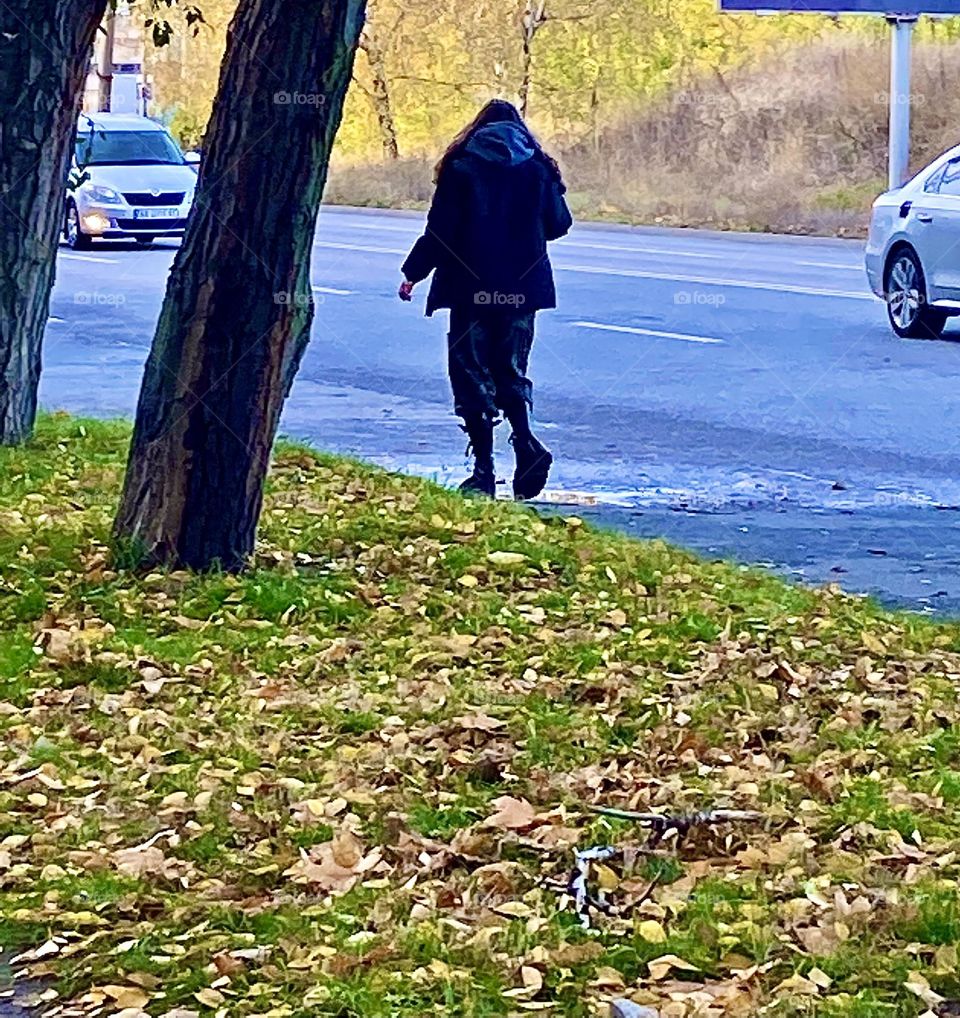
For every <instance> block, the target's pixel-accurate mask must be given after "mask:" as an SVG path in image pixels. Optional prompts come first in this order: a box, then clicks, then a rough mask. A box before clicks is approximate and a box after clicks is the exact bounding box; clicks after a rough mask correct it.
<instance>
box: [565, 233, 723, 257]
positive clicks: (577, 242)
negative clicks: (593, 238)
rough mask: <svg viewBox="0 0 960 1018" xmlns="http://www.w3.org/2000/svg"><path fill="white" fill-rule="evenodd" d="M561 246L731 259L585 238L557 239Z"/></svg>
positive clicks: (716, 255)
mask: <svg viewBox="0 0 960 1018" xmlns="http://www.w3.org/2000/svg"><path fill="white" fill-rule="evenodd" d="M557 243H558V244H559V246H560V247H584V248H589V249H590V250H591V251H626V252H628V253H629V254H648V255H659V256H661V257H666V258H719V259H722V260H724V261H729V260H730V255H729V254H707V253H706V252H705V251H675V250H674V249H673V248H662V247H632V246H628V245H626V244H594V243H592V242H589V241H585V240H567V239H566V238H564V239H563V240H560V241H557Z"/></svg>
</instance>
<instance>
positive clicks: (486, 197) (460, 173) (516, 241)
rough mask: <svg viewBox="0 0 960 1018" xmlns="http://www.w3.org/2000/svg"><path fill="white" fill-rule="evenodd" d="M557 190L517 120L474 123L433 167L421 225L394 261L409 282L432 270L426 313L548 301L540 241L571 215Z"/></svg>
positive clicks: (552, 296)
mask: <svg viewBox="0 0 960 1018" xmlns="http://www.w3.org/2000/svg"><path fill="white" fill-rule="evenodd" d="M565 190H566V188H565V187H564V186H563V183H562V182H561V181H560V180H559V179H558V178H557V175H556V173H555V172H554V170H553V169H552V168H551V167H550V166H549V165H548V164H547V162H546V161H545V160H544V159H543V157H542V156H541V155H540V154H539V153H538V152H537V150H536V149H535V148H534V146H533V144H532V143H531V140H530V137H529V135H528V134H527V132H526V131H525V130H524V129H523V127H522V126H521V125H519V124H515V123H510V122H502V123H495V124H489V125H488V126H486V127H482V128H480V129H479V130H478V131H475V132H474V134H473V135H472V137H471V138H470V140H469V141H468V142H467V144H466V145H465V146H464V148H463V150H462V151H461V152H460V153H459V154H458V155H457V156H455V157H454V158H453V159H452V160H450V162H449V163H448V164H447V165H446V166H445V167H444V169H443V171H442V172H441V174H440V179H439V180H438V181H437V189H436V193H435V194H434V197H433V204H432V205H431V207H430V213H429V215H428V216H427V226H426V229H425V231H424V233H423V236H422V237H420V238H419V240H417V242H416V244H414V246H413V250H412V251H411V252H410V254H409V255H408V256H407V260H406V261H405V262H404V263H403V266H402V270H401V271H402V272H403V274H404V276H405V277H406V278H407V279H408V280H410V282H411V283H419V282H420V281H421V280H422V279H426V277H427V276H428V275H430V273H431V272H434V270H435V274H434V277H433V282H432V284H431V286H430V293H429V295H428V297H427V314H428V315H432V314H433V312H434V311H436V310H437V308H450V307H465V306H476V307H483V306H488V307H499V308H501V309H503V310H509V311H514V310H515V311H516V312H517V313H518V314H525V313H527V312H530V311H537V310H539V309H541V308H552V307H556V304H557V296H556V290H555V289H554V285H553V270H552V269H551V267H550V259H549V258H548V256H547V241H548V240H556V239H557V238H558V237H562V236H563V235H564V234H565V233H566V232H567V230H569V229H570V226H571V224H572V222H573V220H572V218H571V216H570V210H569V209H568V208H567V203H566V201H565V200H564V198H563V194H564V191H565Z"/></svg>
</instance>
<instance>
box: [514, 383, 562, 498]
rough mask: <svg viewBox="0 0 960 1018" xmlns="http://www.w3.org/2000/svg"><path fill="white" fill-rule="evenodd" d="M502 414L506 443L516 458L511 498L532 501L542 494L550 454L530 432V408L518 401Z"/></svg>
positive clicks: (550, 458) (520, 400)
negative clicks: (506, 424) (508, 430)
mask: <svg viewBox="0 0 960 1018" xmlns="http://www.w3.org/2000/svg"><path fill="white" fill-rule="evenodd" d="M504 413H505V414H506V416H507V420H509V421H510V426H511V427H512V428H513V434H512V435H511V436H510V443H511V445H513V451H514V454H515V455H516V458H517V469H516V472H515V473H514V475H513V497H514V498H517V499H526V498H536V497H537V495H539V494H540V492H541V491H543V488H544V485H546V483H547V476H548V475H549V473H550V466H551V464H552V463H553V456H552V455H551V454H550V450H549V449H548V448H547V447H546V446H545V445H544V444H543V443H542V442H541V441H540V440H539V439H538V438H537V436H536V435H534V433H533V432H532V431H531V430H530V408H529V406H528V405H527V401H526V400H525V399H523V398H522V397H517V398H516V399H511V400H510V402H509V406H506V407H504Z"/></svg>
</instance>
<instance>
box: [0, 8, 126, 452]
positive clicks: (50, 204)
mask: <svg viewBox="0 0 960 1018" xmlns="http://www.w3.org/2000/svg"><path fill="white" fill-rule="evenodd" d="M106 6H107V0H13V2H12V3H9V4H4V3H0V445H15V444H17V443H19V442H22V441H24V440H25V439H27V438H29V436H30V434H31V432H32V431H33V424H34V420H35V418H36V413H37V387H38V385H39V383H40V361H41V345H42V343H43V331H44V329H45V328H46V324H47V315H48V312H49V309H50V292H51V290H52V289H53V279H54V272H55V269H56V257H57V242H58V234H59V232H60V230H61V228H62V226H63V195H64V188H65V183H66V179H67V172H68V170H69V166H70V154H71V149H72V147H73V139H74V134H75V131H76V123H77V115H78V113H79V106H80V99H81V96H82V89H83V82H84V77H85V75H86V71H87V67H88V65H89V61H90V54H91V50H92V47H93V40H94V37H95V34H96V31H97V26H98V25H99V24H100V21H101V20H102V18H103V14H104V10H105V9H106Z"/></svg>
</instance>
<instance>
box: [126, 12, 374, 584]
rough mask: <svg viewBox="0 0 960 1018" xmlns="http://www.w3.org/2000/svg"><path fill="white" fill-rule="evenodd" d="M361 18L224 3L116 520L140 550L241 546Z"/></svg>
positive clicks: (158, 552)
mask: <svg viewBox="0 0 960 1018" xmlns="http://www.w3.org/2000/svg"><path fill="white" fill-rule="evenodd" d="M363 16H364V3H363V0H240V3H239V5H238V8H237V12H236V15H235V16H234V19H233V22H232V23H231V26H230V31H229V35H228V42H227V50H226V54H225V56H224V61H223V68H222V71H221V76H220V85H219V89H218V93H217V98H216V101H215V102H214V107H213V113H212V115H211V119H210V124H209V126H208V129H207V133H206V137H205V143H204V166H203V170H202V172H201V176H200V181H199V183H198V187H197V195H196V203H195V207H194V210H193V214H192V217H191V220H190V222H189V224H188V226H187V231H186V235H185V237H184V240H183V244H182V246H181V248H180V250H179V251H178V253H177V256H176V259H175V261H174V264H173V269H172V271H171V274H170V279H169V283H168V286H167V292H166V296H165V298H164V303H163V308H162V310H161V313H160V320H159V323H158V325H157V330H156V334H155V336H154V340H153V346H152V348H151V351H150V356H149V358H148V360H147V365H146V371H145V375H144V379H143V385H142V388H141V391H140V399H139V403H138V406H137V417H136V423H135V427H134V434H133V440H132V444H131V448H130V457H129V463H128V469H127V475H126V481H125V484H124V490H123V495H122V498H121V503H120V509H119V512H118V515H117V520H116V533H117V535H118V537H119V538H120V540H121V541H122V542H123V543H125V544H126V545H127V546H128V547H130V548H131V549H133V550H134V551H135V552H136V553H137V554H138V555H139V556H140V558H141V560H142V561H144V562H146V563H166V564H176V565H182V566H188V567H192V568H196V569H206V568H208V567H210V566H213V565H215V564H219V565H220V566H222V567H223V568H225V569H231V570H235V569H239V568H242V567H243V566H244V565H245V564H246V563H247V561H248V559H249V556H250V555H251V553H252V551H253V548H254V541H255V536H256V527H257V522H258V519H259V515H260V509H261V503H262V496H263V485H264V480H265V477H266V472H267V465H268V461H269V457H270V453H271V448H272V445H273V441H274V438H275V435H276V430H277V425H278V422H279V420H280V411H281V409H282V407H283V403H284V400H285V398H286V395H287V392H288V390H289V386H290V384H291V382H292V380H293V376H294V374H295V372H296V369H297V366H298V365H299V362H300V358H301V356H302V354H303V351H304V349H305V347H306V345H307V342H308V339H309V335H310V326H311V322H312V319H313V301H312V297H311V288H310V255H311V250H312V244H313V236H314V229H315V224H316V217H317V212H318V210H319V205H320V197H321V194H322V192H323V187H324V183H325V180H326V174H327V163H328V160H329V156H330V150H331V148H332V146H333V142H334V137H335V135H336V131H337V127H338V125H339V123H340V117H341V112H342V107H343V99H344V94H345V92H346V89H347V85H348V83H349V81H350V77H351V73H352V70H353V61H354V54H355V52H356V47H357V40H358V37H359V34H360V31H361V28H362V26H363Z"/></svg>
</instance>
